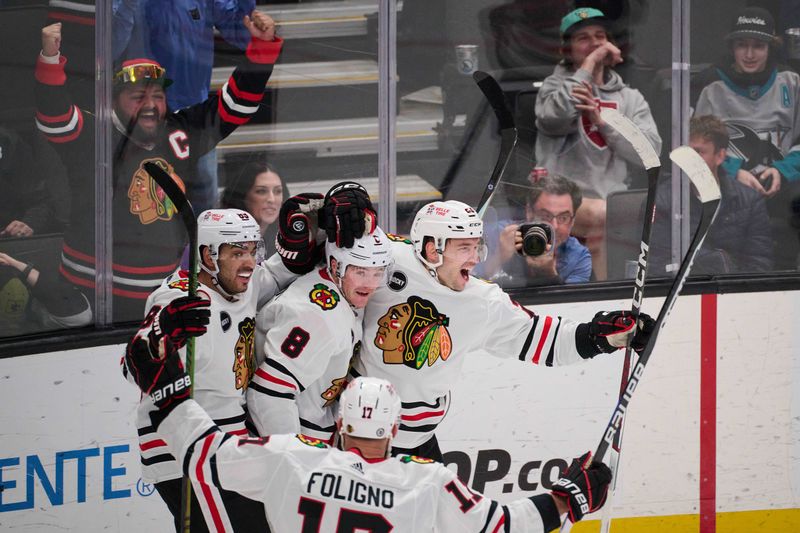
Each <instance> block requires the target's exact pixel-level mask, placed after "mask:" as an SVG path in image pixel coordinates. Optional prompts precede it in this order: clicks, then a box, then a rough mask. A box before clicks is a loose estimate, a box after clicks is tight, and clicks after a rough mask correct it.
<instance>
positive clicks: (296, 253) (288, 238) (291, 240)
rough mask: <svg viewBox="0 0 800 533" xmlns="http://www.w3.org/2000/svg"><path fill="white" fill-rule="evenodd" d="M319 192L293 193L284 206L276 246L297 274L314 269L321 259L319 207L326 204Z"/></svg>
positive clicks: (284, 261)
mask: <svg viewBox="0 0 800 533" xmlns="http://www.w3.org/2000/svg"><path fill="white" fill-rule="evenodd" d="M322 203H323V197H322V195H321V194H319V193H302V194H298V195H296V196H292V197H291V198H289V199H288V200H286V201H285V202H283V205H282V206H281V211H280V214H279V215H278V235H277V236H276V237H275V244H276V246H275V248H276V249H277V251H278V254H279V255H280V256H281V259H282V260H283V264H284V265H285V266H286V268H288V269H289V270H290V271H292V272H294V273H295V274H305V273H306V272H310V271H311V270H312V269H313V268H314V267H315V266H316V264H317V263H318V262H319V260H320V259H321V257H322V256H321V254H320V253H318V251H317V239H316V237H317V223H316V221H317V218H318V215H317V211H318V210H319V209H320V208H321V207H322Z"/></svg>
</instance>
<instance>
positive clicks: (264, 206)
mask: <svg viewBox="0 0 800 533" xmlns="http://www.w3.org/2000/svg"><path fill="white" fill-rule="evenodd" d="M287 198H288V196H287V194H286V187H285V186H284V183H283V179H281V177H280V175H279V174H278V172H277V171H276V170H275V169H274V168H272V166H270V165H269V164H268V163H266V162H264V161H251V162H249V163H247V164H245V165H244V166H243V167H242V169H241V170H240V171H239V173H238V174H237V175H236V179H234V180H233V182H232V183H231V184H230V185H228V186H227V187H225V190H224V191H223V193H222V198H221V199H220V207H222V208H225V209H230V208H235V209H241V210H242V211H247V212H248V213H250V214H251V215H253V218H255V219H256V222H258V224H259V225H260V226H261V236H262V237H263V238H264V244H265V245H266V257H269V256H270V255H272V254H273V253H275V236H276V235H277V232H278V225H277V224H276V223H275V221H276V220H278V213H279V212H280V210H281V204H283V202H284V200H286V199H287Z"/></svg>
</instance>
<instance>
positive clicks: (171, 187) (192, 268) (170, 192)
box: [144, 161, 198, 533]
mask: <svg viewBox="0 0 800 533" xmlns="http://www.w3.org/2000/svg"><path fill="white" fill-rule="evenodd" d="M144 169H145V171H146V172H147V173H148V174H150V177H151V178H153V180H155V182H156V183H158V186H159V187H161V188H162V189H163V190H164V192H165V193H166V195H167V196H168V197H169V199H170V201H171V202H172V203H173V204H174V205H175V208H176V209H177V210H178V213H179V214H180V216H181V220H182V221H183V225H184V226H186V233H187V234H188V235H189V296H197V265H198V256H197V217H196V216H195V214H194V209H192V204H191V203H190V202H189V200H188V199H187V198H186V194H185V193H184V192H183V190H182V189H181V188H180V187H179V186H178V184H177V183H175V180H174V179H173V178H172V176H170V175H169V174H168V173H167V172H166V171H165V170H164V169H162V168H161V167H160V166H158V165H157V164H156V163H154V162H152V161H147V162H146V163H145V164H144ZM186 373H187V374H189V377H190V379H191V380H192V386H191V387H190V388H189V397H190V398H191V397H192V395H193V392H194V337H189V338H188V339H187V341H186ZM191 502H192V484H191V482H190V481H189V478H187V477H186V476H183V479H182V480H181V509H182V512H183V531H184V532H185V533H188V532H189V531H190V530H191V518H192V516H191V509H192V505H191Z"/></svg>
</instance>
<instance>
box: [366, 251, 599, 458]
mask: <svg viewBox="0 0 800 533" xmlns="http://www.w3.org/2000/svg"><path fill="white" fill-rule="evenodd" d="M390 238H391V239H393V240H394V241H395V242H393V243H392V244H393V248H392V254H393V257H394V270H393V271H392V272H391V273H390V275H389V281H388V284H387V286H383V287H380V288H379V289H378V290H377V291H375V293H374V294H373V295H372V297H371V298H370V300H369V303H368V304H367V307H366V309H365V314H364V339H363V344H362V346H361V350H360V353H359V355H358V356H357V357H356V358H355V359H354V363H353V373H354V374H355V375H361V376H372V377H377V378H383V379H386V380H388V381H390V382H391V383H392V384H393V385H394V386H395V388H396V389H397V392H398V394H399V395H400V399H401V400H402V410H401V421H400V431H399V432H398V434H397V437H396V438H395V439H394V441H393V443H392V444H393V445H394V446H397V447H400V448H415V447H417V446H419V445H420V444H423V443H425V442H426V441H427V440H429V439H430V438H431V437H432V435H433V431H434V430H435V429H436V426H437V425H439V423H440V422H441V421H442V419H444V416H445V414H446V413H447V408H448V403H449V392H450V388H451V387H452V385H453V383H455V382H456V380H458V378H459V376H460V374H461V367H462V366H463V364H464V358H465V357H467V356H469V355H471V354H473V353H479V352H484V353H488V354H491V355H495V356H498V357H506V358H517V359H519V360H520V361H522V362H524V363H526V364H534V365H540V364H543V365H546V366H560V365H565V364H572V363H577V362H581V361H583V360H584V359H583V358H582V357H581V356H580V355H579V354H578V352H577V349H576V347H575V329H576V328H577V326H578V324H577V323H575V322H571V321H569V320H563V319H562V318H561V317H552V316H544V315H535V314H534V313H532V312H531V311H528V310H527V309H525V308H524V307H522V306H520V305H519V304H517V303H516V302H514V301H513V300H511V298H509V296H508V295H507V294H506V293H504V292H503V291H502V290H501V289H500V287H498V286H497V285H495V284H493V283H489V282H487V281H484V280H481V279H478V278H475V277H471V278H470V279H469V281H468V282H467V284H466V286H465V288H464V290H463V291H460V292H457V291H454V290H452V289H450V288H449V287H446V286H444V285H442V284H441V283H439V281H438V280H436V279H435V278H433V277H432V276H431V275H430V273H429V272H428V270H427V269H426V267H425V266H424V265H423V264H422V262H420V260H419V259H417V257H416V255H415V254H414V248H413V246H412V245H411V242H410V241H408V240H405V239H402V238H400V237H396V236H390ZM398 239H399V240H398Z"/></svg>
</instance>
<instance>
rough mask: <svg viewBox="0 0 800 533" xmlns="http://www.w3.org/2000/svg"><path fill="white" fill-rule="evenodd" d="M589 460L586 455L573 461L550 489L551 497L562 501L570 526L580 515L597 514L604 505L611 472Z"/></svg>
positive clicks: (600, 464)
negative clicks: (562, 499)
mask: <svg viewBox="0 0 800 533" xmlns="http://www.w3.org/2000/svg"><path fill="white" fill-rule="evenodd" d="M591 460H592V454H591V453H590V452H586V453H585V454H583V455H582V456H580V457H578V458H577V459H573V460H572V464H570V465H569V468H567V470H566V471H565V472H562V473H561V477H560V478H559V480H558V481H556V484H555V486H554V487H553V495H554V496H559V497H562V498H564V499H566V503H567V512H568V513H569V519H570V521H572V522H573V523H574V522H577V521H579V520H580V519H581V518H583V515H585V514H588V513H593V512H595V511H597V510H598V509H600V508H601V507H602V506H603V504H604V503H605V502H606V496H607V495H608V484H609V483H611V469H610V468H608V467H607V466H606V465H604V464H603V463H592V462H591Z"/></svg>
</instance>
